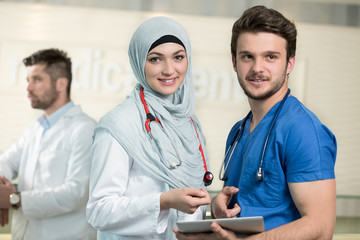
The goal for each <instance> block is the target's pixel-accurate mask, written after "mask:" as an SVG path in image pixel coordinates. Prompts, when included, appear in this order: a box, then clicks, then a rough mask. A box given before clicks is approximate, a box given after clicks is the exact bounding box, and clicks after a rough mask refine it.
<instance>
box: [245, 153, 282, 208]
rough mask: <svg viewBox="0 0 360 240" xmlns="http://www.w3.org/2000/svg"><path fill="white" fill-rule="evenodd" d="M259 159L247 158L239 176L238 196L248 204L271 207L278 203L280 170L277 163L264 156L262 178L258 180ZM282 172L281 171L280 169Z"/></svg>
mask: <svg viewBox="0 0 360 240" xmlns="http://www.w3.org/2000/svg"><path fill="white" fill-rule="evenodd" d="M259 163H260V159H255V158H248V159H247V160H246V162H245V165H244V167H243V170H242V174H241V177H240V183H239V187H240V191H239V194H240V196H239V198H240V200H241V201H242V202H244V203H245V204H246V205H248V206H253V207H266V208H273V207H276V206H277V205H278V204H279V203H280V195H281V189H280V188H282V187H283V186H281V184H280V174H281V173H280V172H279V170H278V167H277V164H276V163H274V162H272V161H270V160H269V159H268V158H267V157H266V156H265V160H264V165H263V170H264V180H263V181H262V182H258V181H257V179H256V176H257V175H256V174H257V171H258V168H259ZM281 172H282V171H281Z"/></svg>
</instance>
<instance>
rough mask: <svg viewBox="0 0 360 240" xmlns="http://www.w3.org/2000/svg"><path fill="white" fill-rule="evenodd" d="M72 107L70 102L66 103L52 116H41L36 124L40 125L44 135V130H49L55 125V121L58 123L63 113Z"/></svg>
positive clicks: (72, 104)
mask: <svg viewBox="0 0 360 240" xmlns="http://www.w3.org/2000/svg"><path fill="white" fill-rule="evenodd" d="M73 106H74V103H73V102H72V101H70V102H68V103H66V104H65V105H64V106H62V107H61V108H59V109H58V110H56V112H54V113H53V114H51V115H50V116H49V117H45V115H42V116H41V117H39V119H38V122H39V123H40V125H41V126H42V127H43V128H44V133H45V132H46V130H48V129H49V128H51V127H52V126H54V125H55V123H56V122H57V121H59V119H60V118H62V117H63V116H64V115H65V113H66V112H67V111H68V110H69V109H70V108H72V107H73Z"/></svg>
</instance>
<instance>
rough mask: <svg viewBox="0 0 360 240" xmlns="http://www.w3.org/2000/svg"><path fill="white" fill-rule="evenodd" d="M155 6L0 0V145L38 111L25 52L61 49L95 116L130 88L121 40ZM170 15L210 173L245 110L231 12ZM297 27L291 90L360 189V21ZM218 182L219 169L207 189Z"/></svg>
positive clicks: (340, 168) (345, 183)
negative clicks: (183, 52)
mask: <svg viewBox="0 0 360 240" xmlns="http://www.w3.org/2000/svg"><path fill="white" fill-rule="evenodd" d="M155 15H165V14H163V13H154V12H151V13H150V12H128V11H113V10H100V9H90V8H75V7H60V6H47V5H36V4H23V3H22V4H16V3H4V2H0V29H1V30H0V126H1V127H0V132H1V135H0V153H1V152H3V151H5V150H6V149H7V148H8V147H9V146H10V145H11V144H12V143H13V142H14V141H15V140H16V139H17V138H18V137H19V136H20V135H21V133H22V132H23V131H24V129H26V127H27V126H28V125H29V124H30V123H31V122H32V121H34V120H35V119H36V118H37V117H38V116H39V114H41V111H37V110H33V109H32V108H31V107H30V104H29V102H28V100H27V98H26V91H25V80H24V67H23V66H22V64H21V59H22V58H24V57H26V56H28V55H29V54H31V53H33V52H34V51H36V50H39V49H43V48H47V47H58V48H61V49H64V50H66V51H67V52H68V53H69V55H70V56H71V58H72V59H73V64H74V75H75V79H74V82H73V86H72V99H73V100H74V102H75V103H77V104H81V105H82V107H83V109H84V110H85V112H87V113H88V114H89V115H90V116H92V117H93V118H95V119H96V120H98V119H99V118H100V117H101V116H103V115H104V114H105V113H106V112H107V111H109V110H110V109H112V108H113V107H115V106H116V105H117V104H119V103H120V102H121V101H122V100H123V99H124V97H125V96H126V94H128V93H129V91H130V89H131V88H132V86H133V84H134V81H135V80H134V79H133V76H132V72H131V70H130V66H129V64H128V57H127V47H128V43H129V41H130V38H131V35H132V33H133V31H134V30H135V29H136V27H137V26H138V25H139V24H141V23H142V22H143V21H144V20H145V19H147V18H149V17H152V16H155ZM167 16H170V17H173V18H175V19H176V20H178V21H179V22H180V23H182V24H183V25H184V26H185V28H186V29H187V30H188V32H189V35H190V38H191V40H192V47H193V53H192V56H193V59H192V61H193V71H194V76H195V85H196V95H197V98H198V101H197V107H196V113H197V115H198V117H199V119H200V121H201V122H202V126H203V130H204V133H205V135H206V137H207V150H208V152H209V156H210V160H211V167H212V171H213V173H214V174H215V175H216V176H217V175H218V171H219V168H220V164H221V161H222V158H223V153H224V145H225V139H226V136H227V134H228V132H229V130H230V128H231V127H232V125H233V124H234V123H235V122H236V121H237V120H240V119H241V118H242V117H243V116H244V115H245V114H246V113H247V111H248V110H249V107H248V104H247V100H246V98H245V96H244V94H243V93H242V91H241V90H240V87H239V86H238V83H237V80H236V77H235V75H234V73H233V70H232V67H231V57H230V47H229V46H230V34H231V27H232V24H233V22H234V21H235V19H233V18H217V17H200V16H199V17H196V16H187V15H167ZM297 26H298V31H299V38H298V51H297V59H296V66H295V69H294V71H293V73H292V74H291V79H290V87H291V89H292V93H293V94H294V95H295V96H297V97H298V98H299V99H300V100H302V101H303V102H304V103H305V105H307V106H308V107H309V108H310V109H311V110H312V111H313V112H314V113H315V114H317V116H318V117H319V118H320V119H321V120H322V121H323V122H324V123H325V124H326V125H327V126H328V127H329V128H330V129H331V130H332V131H333V132H334V134H335V135H336V136H337V140H338V147H339V148H338V157H337V163H336V175H337V191H338V194H340V195H360V175H359V174H357V172H358V170H360V153H359V151H357V147H358V146H359V145H360V121H359V120H360V106H359V105H360V95H359V90H360V71H359V67H360V58H359V53H360V47H359V44H358V43H359V42H360V30H359V29H358V28H345V27H330V26H320V25H309V24H301V23H298V24H297ZM221 186H222V182H220V181H219V180H218V179H217V178H216V181H215V182H214V184H213V185H212V186H211V187H210V190H219V189H220V188H221Z"/></svg>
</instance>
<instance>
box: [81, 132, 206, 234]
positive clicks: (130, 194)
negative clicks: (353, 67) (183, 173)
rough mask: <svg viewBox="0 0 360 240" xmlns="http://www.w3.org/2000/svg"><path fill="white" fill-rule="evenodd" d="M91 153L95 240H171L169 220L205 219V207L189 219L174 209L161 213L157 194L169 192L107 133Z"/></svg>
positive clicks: (89, 208) (171, 222) (91, 213)
mask: <svg viewBox="0 0 360 240" xmlns="http://www.w3.org/2000/svg"><path fill="white" fill-rule="evenodd" d="M92 152H93V155H92V159H93V163H92V169H91V176H90V197H89V202H88V205H87V217H88V220H89V222H90V224H91V225H93V226H94V227H95V228H96V229H98V230H99V232H98V239H106V240H113V239H117V240H118V239H121V240H124V239H127V240H130V239H131V240H134V239H144V240H145V239H146V240H152V239H166V240H171V239H176V237H175V234H173V233H171V231H172V228H174V227H176V219H175V218H174V217H171V216H176V215H180V220H184V221H185V220H187V221H190V220H200V219H203V218H204V216H205V211H206V207H205V206H201V207H199V208H198V209H197V211H196V212H195V213H194V214H192V215H190V214H185V213H182V212H179V211H176V210H174V209H170V210H164V211H161V212H160V194H161V193H162V192H165V191H167V190H168V189H166V184H165V183H164V182H162V181H159V180H157V179H155V178H152V177H151V176H149V175H147V174H146V173H145V171H144V170H143V168H142V167H141V166H140V165H139V164H138V163H137V162H136V161H134V160H133V159H132V158H131V157H130V156H129V155H128V153H127V152H126V151H125V150H124V149H123V147H122V146H121V145H120V144H119V143H118V141H116V140H115V139H114V138H113V137H112V135H111V134H110V133H109V131H107V130H105V129H101V130H100V131H98V132H97V134H96V138H95V140H94V145H93V150H92ZM95 160H96V161H95ZM104 196H106V197H104ZM170 211H174V212H173V213H172V214H170V213H169V212H170ZM114 213H118V214H114ZM173 214H174V215H173ZM169 235H170V236H172V237H171V238H168V237H165V236H169Z"/></svg>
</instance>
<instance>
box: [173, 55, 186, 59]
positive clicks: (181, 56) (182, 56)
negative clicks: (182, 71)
mask: <svg viewBox="0 0 360 240" xmlns="http://www.w3.org/2000/svg"><path fill="white" fill-rule="evenodd" d="M184 58H185V56H184V55H177V56H175V59H176V60H183V59H184Z"/></svg>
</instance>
